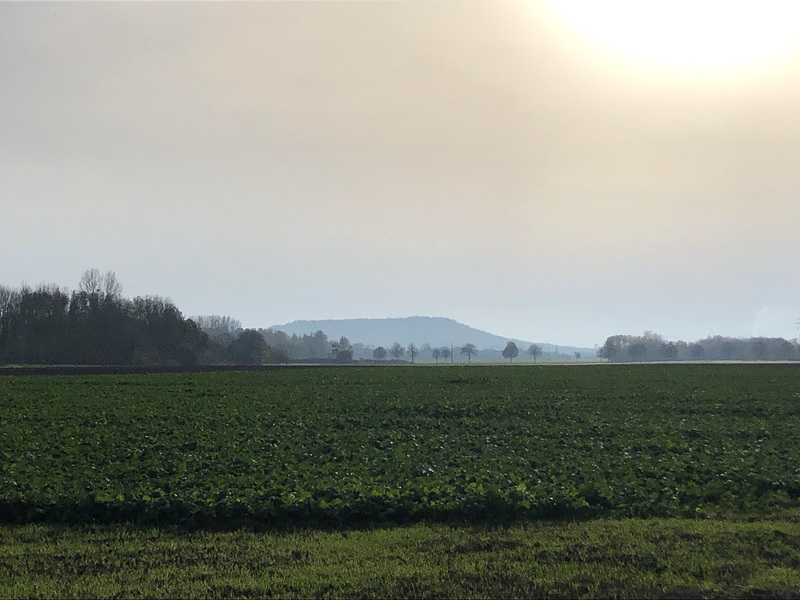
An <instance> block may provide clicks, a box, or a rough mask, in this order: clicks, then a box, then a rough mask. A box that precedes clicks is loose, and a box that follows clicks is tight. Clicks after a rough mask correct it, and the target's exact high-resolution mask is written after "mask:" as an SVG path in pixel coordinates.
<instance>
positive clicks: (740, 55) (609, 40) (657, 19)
mask: <svg viewBox="0 0 800 600" xmlns="http://www.w3.org/2000/svg"><path fill="white" fill-rule="evenodd" d="M544 3H545V5H546V6H547V8H548V9H549V10H550V11H551V12H552V13H553V14H554V15H555V16H556V17H557V18H559V19H560V20H561V21H562V22H563V25H564V26H565V28H566V29H568V30H572V32H573V33H574V34H578V35H579V36H580V37H581V38H583V39H584V41H586V42H593V45H594V46H595V47H599V48H598V49H603V50H605V51H607V52H611V53H613V54H615V55H617V57H618V58H621V59H624V60H628V61H633V62H638V63H641V64H643V65H645V66H647V67H655V68H659V67H660V68H667V69H682V70H703V71H709V70H731V69H737V68H744V67H749V66H753V65H758V64H763V63H765V62H769V61H773V60H778V59H781V58H783V57H786V56H788V55H789V54H791V53H793V52H796V51H798V48H800V0H602V1H601V0H544Z"/></svg>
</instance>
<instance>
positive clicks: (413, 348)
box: [408, 342, 419, 364]
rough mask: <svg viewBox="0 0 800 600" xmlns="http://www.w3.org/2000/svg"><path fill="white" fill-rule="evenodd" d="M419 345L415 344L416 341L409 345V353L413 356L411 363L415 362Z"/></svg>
mask: <svg viewBox="0 0 800 600" xmlns="http://www.w3.org/2000/svg"><path fill="white" fill-rule="evenodd" d="M418 352H419V351H418V350H417V347H416V346H415V345H414V342H411V343H410V344H409V345H408V355H409V356H410V357H411V364H414V358H415V357H416V356H417V353H418Z"/></svg>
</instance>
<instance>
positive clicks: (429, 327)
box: [272, 317, 594, 356]
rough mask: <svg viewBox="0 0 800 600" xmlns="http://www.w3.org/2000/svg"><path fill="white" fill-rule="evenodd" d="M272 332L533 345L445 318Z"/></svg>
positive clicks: (378, 342) (377, 342)
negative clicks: (512, 342) (317, 332)
mask: <svg viewBox="0 0 800 600" xmlns="http://www.w3.org/2000/svg"><path fill="white" fill-rule="evenodd" d="M272 329H276V330H279V331H285V332H286V333H288V334H289V335H292V334H296V335H303V334H312V333H314V332H315V331H322V332H323V333H325V335H327V336H328V337H329V338H330V339H332V340H333V339H335V340H338V339H339V338H341V337H346V338H347V339H348V340H350V342H351V343H354V344H355V343H362V344H364V345H365V346H387V347H388V346H389V345H391V344H393V343H394V342H398V343H400V344H402V345H404V346H407V345H408V344H410V343H411V342H414V344H416V345H417V346H422V345H423V344H426V343H427V344H430V345H431V346H433V347H439V346H449V345H450V344H453V345H454V346H456V347H459V346H463V345H464V344H467V343H471V344H475V345H476V346H477V347H478V348H479V349H481V350H483V349H491V350H502V349H503V348H505V347H506V343H507V342H508V341H509V340H512V341H514V343H516V344H517V345H518V346H519V348H520V352H524V351H525V350H527V348H528V346H530V345H531V343H532V342H529V341H524V340H519V339H514V338H506V337H501V336H499V335H494V334H493V333H489V332H487V331H481V330H480V329H475V328H474V327H470V326H469V325H464V324H463V323H459V322H458V321H454V320H453V319H446V318H444V317H404V318H387V319H328V320H322V321H292V322H291V323H286V324H285V325H273V326H272ZM536 343H537V344H538V345H539V346H540V347H541V348H542V350H543V351H545V352H553V351H554V350H555V348H556V346H555V345H554V344H549V343H540V342H536ZM558 350H559V351H560V352H562V353H568V354H571V353H572V352H576V351H577V352H582V353H585V354H586V355H589V354H591V355H592V356H593V355H594V349H593V348H573V347H572V346H558Z"/></svg>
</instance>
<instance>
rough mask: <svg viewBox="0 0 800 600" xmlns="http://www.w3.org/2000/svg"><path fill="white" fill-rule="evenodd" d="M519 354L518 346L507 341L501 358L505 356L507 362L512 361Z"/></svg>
mask: <svg viewBox="0 0 800 600" xmlns="http://www.w3.org/2000/svg"><path fill="white" fill-rule="evenodd" d="M518 354H519V348H517V345H516V344H515V343H514V342H508V343H507V344H506V347H505V348H504V349H503V358H507V359H508V362H514V359H515V358H517V355H518Z"/></svg>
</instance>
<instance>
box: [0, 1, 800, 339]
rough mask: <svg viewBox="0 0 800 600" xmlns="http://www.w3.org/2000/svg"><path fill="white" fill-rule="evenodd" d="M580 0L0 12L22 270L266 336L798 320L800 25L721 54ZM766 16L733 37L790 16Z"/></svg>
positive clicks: (2, 166) (67, 7)
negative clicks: (440, 326)
mask: <svg viewBox="0 0 800 600" xmlns="http://www.w3.org/2000/svg"><path fill="white" fill-rule="evenodd" d="M734 4H735V3H734ZM557 5H558V3H557V2H539V3H536V2H521V1H520V2H503V1H496V0H493V1H491V2H425V1H422V2H335V1H332V2H260V3H257V2H252V3H239V2H236V3H230V4H228V3H222V2H219V3H180V2H178V3H149V2H141V3H99V2H93V3H81V2H78V3H72V2H64V3H41V2H32V3H5V2H2V3H0V80H1V81H2V82H3V91H2V93H0V203H1V205H0V206H1V207H2V213H1V214H2V217H1V218H2V231H3V233H2V235H0V256H3V257H4V260H3V261H2V262H1V263H0V284H6V285H19V284H20V283H21V282H23V281H24V282H27V283H29V284H32V285H35V284H37V283H39V282H54V283H59V284H63V285H68V286H70V287H75V286H76V285H77V283H78V279H79V278H80V275H81V273H82V272H83V271H84V270H85V269H87V268H90V267H96V268H98V269H100V270H101V271H106V270H113V271H115V272H116V274H117V277H118V278H119V280H120V282H121V283H122V285H123V288H124V289H123V291H124V294H125V295H126V296H129V297H131V296H134V295H139V294H160V295H164V296H169V297H171V298H172V299H173V300H174V302H175V303H176V304H177V305H178V307H180V308H181V310H182V311H183V312H184V313H185V314H187V315H195V314H226V315H231V316H233V317H235V318H237V319H239V320H240V321H241V322H242V323H243V325H245V326H247V327H267V326H269V325H272V324H275V323H286V322H289V321H293V320H297V319H335V318H357V317H403V316H410V315H432V316H443V317H448V318H453V319H456V320H458V321H460V322H462V323H466V324H468V325H471V326H473V327H476V328H478V329H481V330H485V331H490V332H492V333H496V334H499V335H504V336H509V337H514V338H520V339H528V340H535V341H542V342H552V343H556V344H565V345H567V344H569V345H575V346H592V345H594V344H602V343H603V341H604V340H605V339H606V337H608V336H609V335H613V334H617V333H630V334H640V333H642V332H643V331H644V330H653V331H656V332H658V333H660V334H662V335H663V336H664V337H666V338H668V339H679V338H680V339H685V340H695V339H698V338H702V337H705V336H707V335H710V334H721V335H729V336H751V335H765V336H782V337H786V338H795V337H797V325H796V323H797V318H798V317H800V277H798V272H797V263H798V256H799V255H800V198H799V197H798V195H799V194H800V168H798V165H800V49H798V44H797V43H796V42H792V40H797V39H800V25H797V23H798V21H797V20H795V21H792V23H794V25H795V30H794V32H792V31H789V32H788V34H792V33H793V35H794V37H793V38H792V36H791V35H789V37H787V38H786V39H787V40H788V41H786V43H782V44H776V45H773V46H770V47H769V48H768V50H769V52H766V51H765V52H760V53H759V52H756V50H757V49H755V50H754V52H753V54H752V55H749V56H742V57H738V56H737V57H736V60H735V61H725V60H722V59H724V58H726V57H731V56H732V55H730V54H724V55H723V56H722V58H720V57H719V56H717V55H714V56H713V57H711V55H709V56H710V57H711V58H713V60H711V58H709V59H708V60H705V59H704V58H703V57H702V56H700V53H701V52H702V51H703V50H702V48H703V47H705V46H709V45H711V46H713V42H714V39H713V37H709V39H708V40H706V38H704V37H703V35H704V34H702V33H701V34H697V35H698V36H699V37H698V38H697V40H700V41H701V42H705V41H708V42H709V43H708V44H698V45H697V50H694V51H693V53H690V54H689V55H686V54H685V53H683V54H679V53H678V52H677V50H676V52H675V53H670V52H669V51H667V52H666V53H665V52H664V48H663V47H662V48H659V51H660V53H657V52H655V50H653V49H652V48H650V50H652V53H651V54H647V53H645V51H644V49H642V51H641V52H638V51H637V49H636V48H637V46H636V41H635V40H633V41H632V45H631V46H629V47H621V46H619V47H617V46H615V47H611V46H608V45H604V44H605V42H604V41H603V39H602V38H603V36H602V35H599V34H598V33H597V32H590V31H587V30H586V29H585V27H586V24H585V23H583V22H579V20H576V19H573V18H572V17H570V11H569V10H566V9H565V10H560V9H557V8H554V7H556V6H557ZM762 5H763V6H765V7H766V8H763V9H761V10H762V12H761V13H758V15H757V16H759V18H758V19H755V18H754V19H738V20H736V21H734V20H733V19H731V20H730V22H729V21H726V20H725V19H724V18H722V19H721V20H720V28H721V29H724V28H725V27H726V26H729V27H730V28H733V29H731V31H723V32H722V33H725V34H726V36H727V37H726V38H725V39H731V35H733V34H738V35H741V36H742V38H748V33H749V32H748V29H747V28H748V27H750V26H751V25H748V23H754V24H753V25H752V27H756V26H758V27H760V28H761V29H760V31H761V32H762V34H763V35H762V37H763V39H765V40H768V39H769V38H770V35H769V33H770V32H771V31H772V29H771V27H773V26H774V27H775V31H776V32H777V31H778V30H779V29H780V31H781V32H782V33H784V34H786V33H787V32H786V27H785V25H786V19H785V18H784V19H781V15H780V12H779V11H778V8H780V7H781V6H783V7H790V6H792V4H791V3H790V4H783V3H774V4H770V3H763V2H762V3H754V4H752V5H751V6H762ZM662 6H663V5H662ZM676 6H678V7H679V8H678V9H676V10H686V7H687V6H688V5H687V4H681V3H677V5H676ZM736 6H739V5H736ZM773 9H774V10H775V12H774V14H773V12H769V11H773ZM665 10H666V9H665ZM764 11H767V12H764ZM687 15H691V12H687ZM764 15H767V17H768V18H767V17H765V16H764ZM671 16H672V17H673V18H672V20H666V21H665V22H667V23H673V25H670V26H671V27H677V25H676V24H677V23H679V22H681V19H680V15H677V16H676V15H671ZM631 17H632V18H634V21H632V22H631V23H630V27H634V28H635V27H641V30H642V31H644V32H645V35H642V36H641V37H642V38H643V39H650V38H653V36H654V35H655V33H656V32H654V34H653V36H649V35H646V34H647V28H648V27H654V25H653V22H652V21H648V20H647V17H646V16H642V15H635V14H633V15H631ZM650 18H652V15H651V16H650ZM689 18H691V17H690V16H686V19H689ZM635 19H640V21H636V20H635ZM683 20H685V19H683ZM779 25H780V27H779ZM736 27H738V28H739V29H735V28H736ZM696 31H697V28H695V33H696ZM600 33H602V31H600ZM658 33H660V34H664V33H665V32H664V31H660V32H658ZM666 33H667V34H669V33H670V31H669V30H667V31H666ZM717 33H719V32H717ZM687 35H688V34H687ZM708 35H709V36H713V35H715V32H714V31H713V30H709V32H708ZM662 37H664V39H666V40H672V42H671V43H673V44H677V45H679V44H681V40H682V38H681V36H679V35H666V36H664V35H662ZM752 37H753V39H756V37H755V35H754V36H752ZM697 40H695V41H697ZM720 40H721V41H720V43H722V38H720ZM650 50H648V51H650ZM667 50H669V48H667ZM665 57H666V58H665ZM692 57H697V60H696V61H693V58H692ZM670 58H675V59H676V60H668V59H670ZM678 59H679V60H678Z"/></svg>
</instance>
